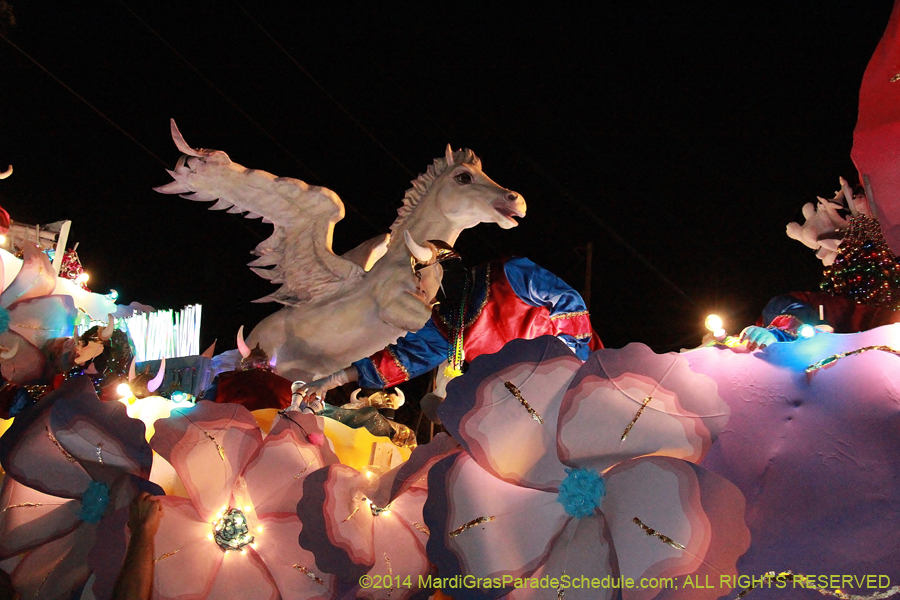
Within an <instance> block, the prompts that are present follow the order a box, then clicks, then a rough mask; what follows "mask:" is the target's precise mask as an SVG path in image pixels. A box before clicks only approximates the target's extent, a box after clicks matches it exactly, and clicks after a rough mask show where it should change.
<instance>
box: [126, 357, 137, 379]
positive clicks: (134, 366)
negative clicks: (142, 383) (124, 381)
mask: <svg viewBox="0 0 900 600" xmlns="http://www.w3.org/2000/svg"><path fill="white" fill-rule="evenodd" d="M135 377H137V358H132V359H131V366H130V367H128V381H134V378H135Z"/></svg>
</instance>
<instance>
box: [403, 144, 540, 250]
mask: <svg viewBox="0 0 900 600" xmlns="http://www.w3.org/2000/svg"><path fill="white" fill-rule="evenodd" d="M412 184H413V187H412V188H411V189H410V190H409V191H407V192H406V196H405V197H404V198H403V206H402V207H401V208H400V209H399V210H398V211H397V213H398V217H397V219H396V220H395V221H394V224H393V225H392V226H391V233H392V234H393V235H394V237H395V238H396V236H397V235H398V234H399V232H400V231H402V230H406V229H408V230H409V231H411V232H412V234H413V236H414V237H417V238H418V239H440V240H444V241H445V242H447V243H448V244H451V245H453V244H455V243H456V238H457V236H459V233H460V232H461V231H462V230H463V229H468V228H470V227H474V226H476V225H478V224H479V223H496V224H498V225H500V227H502V228H503V229H510V228H512V227H515V226H516V225H518V223H517V222H516V220H515V218H516V217H524V216H525V210H526V206H525V200H524V198H522V196H521V195H520V194H518V193H516V192H513V191H511V190H508V189H506V188H504V187H502V186H500V185H498V184H497V183H495V182H494V181H493V180H492V179H491V178H490V177H488V176H487V175H485V174H484V171H482V170H481V160H480V159H479V158H478V157H477V156H475V153H474V152H472V151H471V150H468V149H463V150H458V151H456V152H454V151H453V150H451V148H450V146H447V150H446V152H445V154H444V157H443V158H437V159H435V160H434V162H433V163H432V164H431V165H429V167H428V169H427V170H426V172H425V173H424V174H422V175H419V177H418V178H416V179H415V180H414V181H413V182H412Z"/></svg>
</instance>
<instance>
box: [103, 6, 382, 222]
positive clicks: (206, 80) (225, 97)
mask: <svg viewBox="0 0 900 600" xmlns="http://www.w3.org/2000/svg"><path fill="white" fill-rule="evenodd" d="M119 4H121V5H122V7H124V8H125V10H127V11H128V12H129V13H131V16H133V17H134V18H135V19H136V20H137V21H138V22H139V23H140V24H141V25H143V26H144V27H146V28H147V30H148V31H150V33H152V34H153V35H154V36H155V37H156V38H157V39H158V40H159V41H160V42H161V43H162V44H163V45H165V46H166V47H167V48H168V49H169V50H170V51H171V52H172V53H173V54H174V55H175V56H177V57H178V58H179V59H180V60H181V61H182V62H183V63H184V64H185V65H186V66H187V67H188V68H189V69H190V70H191V71H193V72H194V73H195V74H196V75H197V76H198V77H199V78H200V79H202V80H203V81H204V83H206V84H207V85H208V86H209V87H211V88H212V89H213V90H214V91H215V92H216V93H217V94H218V95H219V96H221V97H222V99H223V100H225V101H226V102H227V103H228V104H230V105H231V107H232V108H234V109H235V110H236V111H238V112H239V113H240V114H241V115H242V116H243V117H244V118H245V119H247V120H248V121H249V122H250V123H251V124H252V125H253V126H254V127H256V128H257V129H258V130H259V131H260V132H261V133H262V134H263V135H265V136H266V137H267V138H269V139H270V140H272V142H273V143H274V144H275V145H276V146H278V148H279V149H281V150H282V151H283V152H284V153H285V154H287V155H288V156H289V157H290V158H291V159H292V160H293V161H294V162H296V163H297V164H298V165H300V167H302V168H303V169H304V170H306V172H307V173H309V174H310V175H312V177H313V178H314V179H316V180H317V181H318V182H319V183H322V184H325V183H326V182H325V181H324V180H323V178H322V177H320V176H319V175H318V174H317V173H316V172H315V171H313V170H312V169H311V168H310V167H309V166H308V165H307V164H305V163H304V162H303V161H302V160H300V158H298V157H297V156H295V155H294V153H293V152H291V151H290V150H289V149H288V148H287V147H285V146H284V144H282V143H281V142H279V141H278V139H277V138H276V137H275V136H274V135H272V134H271V133H269V131H268V130H267V129H266V128H265V127H263V126H262V125H260V124H259V122H258V121H257V120H256V119H254V118H253V117H252V116H250V114H249V113H248V112H247V111H245V110H244V109H243V108H241V107H240V106H239V105H238V104H237V103H236V102H235V101H234V100H232V99H231V98H230V97H229V96H228V95H227V94H226V93H225V92H223V91H222V90H221V89H219V87H218V86H217V85H216V84H215V83H213V82H212V81H211V80H210V79H209V78H208V77H206V76H205V75H204V74H203V73H201V72H200V70H199V69H198V68H197V67H196V66H194V64H193V63H191V61H189V60H188V59H187V58H185V57H184V55H183V54H181V53H180V52H179V51H178V50H177V49H176V48H175V46H173V45H172V44H170V43H169V42H168V41H167V40H166V39H165V38H163V37H162V35H161V34H160V33H159V32H158V31H156V30H155V29H154V28H153V27H151V26H150V24H149V23H147V22H146V21H144V19H142V18H141V17H140V15H138V14H137V13H136V12H134V11H133V10H132V9H131V7H130V6H128V5H127V4H126V3H125V2H124V0H119ZM345 206H346V207H347V208H349V209H350V210H351V211H353V212H354V213H356V214H357V215H358V216H359V217H361V218H362V219H363V221H365V222H366V223H368V224H369V225H370V226H372V227H373V228H375V229H376V230H380V228H379V227H378V226H376V225H375V224H374V223H373V222H372V221H371V220H370V219H369V218H368V217H366V215H365V214H363V213H362V212H360V211H359V210H358V209H356V208H355V207H354V206H353V205H349V206H348V205H346V204H345Z"/></svg>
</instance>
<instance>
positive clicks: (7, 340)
mask: <svg viewBox="0 0 900 600" xmlns="http://www.w3.org/2000/svg"><path fill="white" fill-rule="evenodd" d="M0 346H2V347H4V348H12V347H14V346H16V347H18V350H17V351H16V354H15V356H13V357H12V358H10V359H9V360H4V361H3V362H0V374H2V375H3V378H4V379H6V380H7V381H9V382H11V383H15V384H17V385H20V384H25V383H30V382H32V381H35V380H38V379H40V378H41V377H43V375H44V372H45V370H46V368H47V358H46V357H45V356H44V354H43V353H42V352H41V351H40V350H38V349H37V348H36V347H35V346H33V345H32V344H31V343H29V342H28V340H26V339H25V338H23V337H22V336H21V335H19V334H18V333H16V332H15V331H7V332H6V333H0Z"/></svg>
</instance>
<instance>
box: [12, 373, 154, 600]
mask: <svg viewBox="0 0 900 600" xmlns="http://www.w3.org/2000/svg"><path fill="white" fill-rule="evenodd" d="M0 460H2V463H3V467H4V468H5V469H6V471H7V477H6V479H5V480H4V483H3V489H2V492H0V508H2V510H0V559H7V558H11V557H14V556H17V555H20V554H23V553H24V555H23V557H22V559H21V560H20V561H19V562H18V564H17V565H16V566H15V568H14V569H13V570H12V574H11V576H12V581H13V585H14V587H15V588H16V590H17V591H18V592H19V593H20V594H21V595H22V597H23V598H38V599H46V600H50V599H68V598H70V597H72V596H73V594H75V593H76V592H77V591H78V590H80V589H81V587H82V586H83V585H84V584H85V582H86V581H87V580H88V578H89V577H90V575H91V573H94V575H95V583H94V585H93V593H94V595H95V597H96V598H99V599H103V598H108V597H109V596H110V594H111V592H112V585H113V583H114V581H115V578H116V576H117V574H118V571H119V568H120V567H121V565H122V558H123V556H124V555H125V542H126V534H125V522H126V520H127V517H128V505H129V503H130V502H131V500H132V498H133V497H134V495H135V494H136V493H137V492H138V491H140V490H146V491H149V492H151V493H158V494H161V493H162V490H160V489H159V488H158V487H157V486H156V485H155V484H152V483H150V482H149V481H147V477H148V475H149V473H150V466H151V463H152V460H153V459H152V453H151V452H150V447H149V445H148V444H147V442H146V440H145V439H144V425H143V424H142V423H141V422H140V421H135V420H134V419H130V418H128V415H127V414H126V412H125V407H124V406H123V405H122V404H121V403H119V402H112V403H106V402H101V401H100V399H99V398H97V395H96V393H95V392H94V388H93V386H92V385H91V381H90V379H89V378H87V377H77V378H74V379H71V380H69V381H67V382H65V383H63V385H61V386H60V387H59V389H57V390H55V391H53V392H51V393H49V394H47V395H46V396H45V397H44V398H43V399H42V400H41V401H40V402H39V403H38V404H37V405H35V406H34V407H32V408H31V409H30V410H28V411H26V412H25V413H23V414H21V415H19V416H18V417H16V420H15V421H14V423H13V425H12V426H11V427H10V429H9V430H8V431H7V432H6V433H5V434H4V435H3V437H2V438H0Z"/></svg>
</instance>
